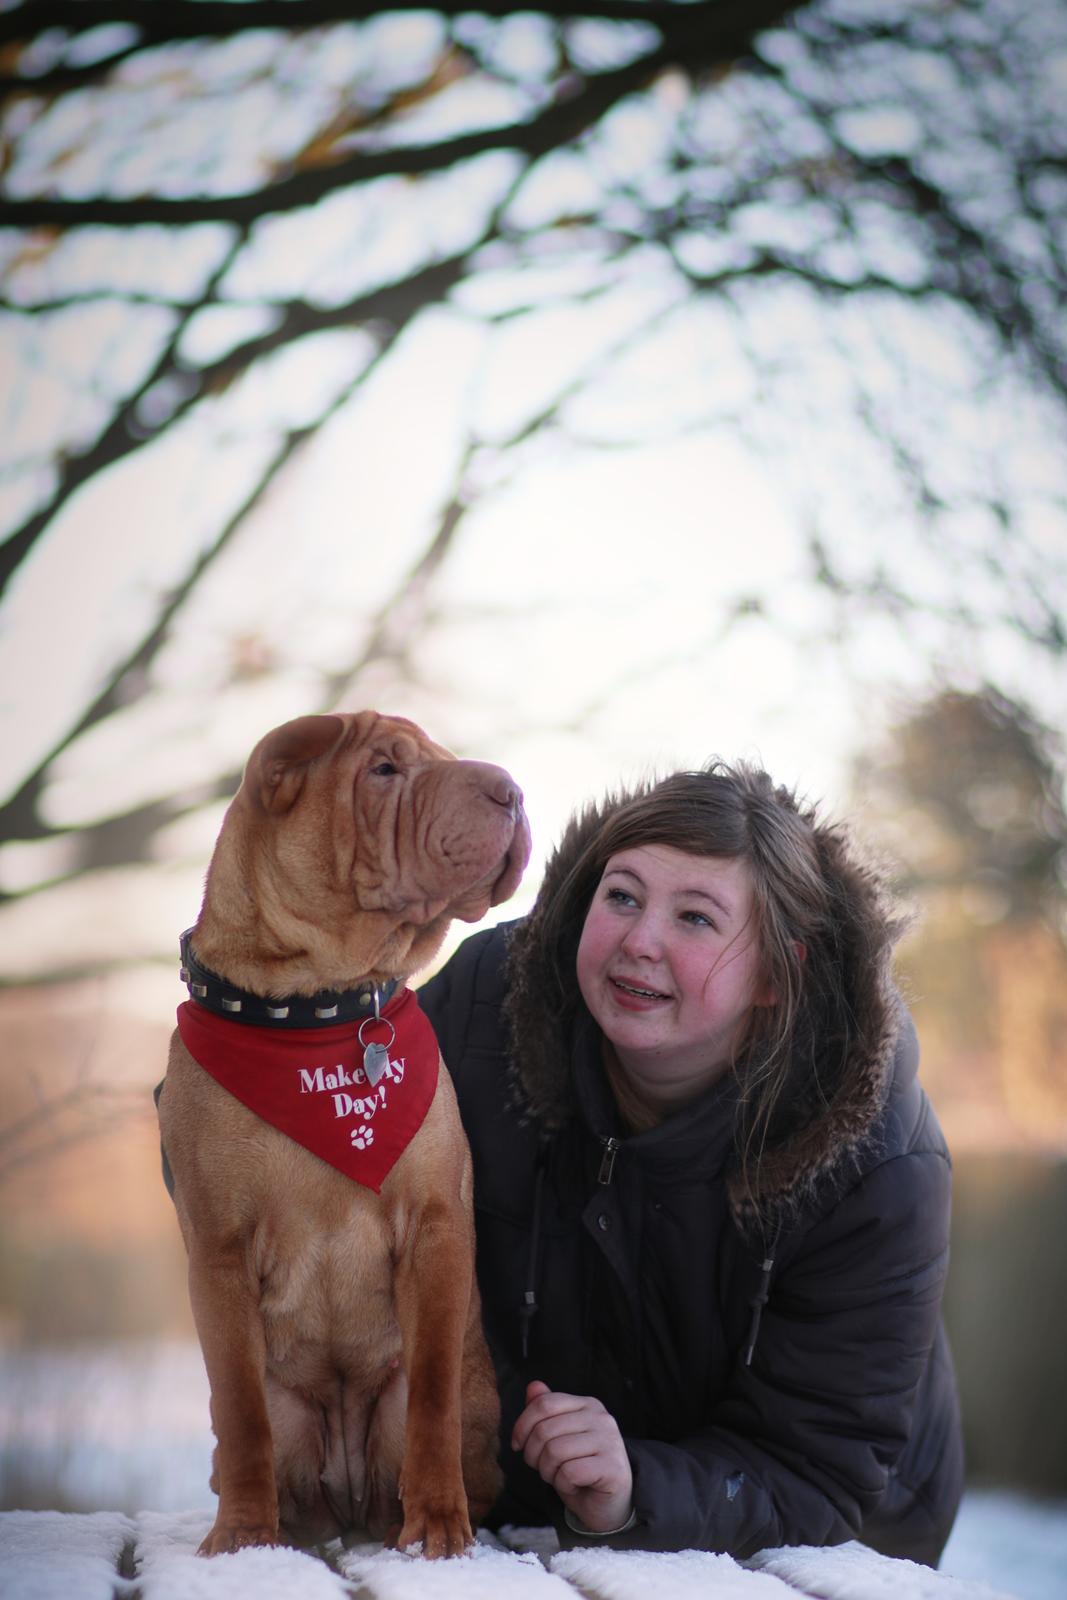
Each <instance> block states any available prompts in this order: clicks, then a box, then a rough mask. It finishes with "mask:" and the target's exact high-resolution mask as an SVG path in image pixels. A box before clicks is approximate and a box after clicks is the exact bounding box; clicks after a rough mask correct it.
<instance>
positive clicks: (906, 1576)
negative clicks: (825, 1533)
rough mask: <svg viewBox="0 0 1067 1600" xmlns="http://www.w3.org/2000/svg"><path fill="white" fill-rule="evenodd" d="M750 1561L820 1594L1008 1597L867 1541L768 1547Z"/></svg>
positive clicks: (835, 1597)
mask: <svg viewBox="0 0 1067 1600" xmlns="http://www.w3.org/2000/svg"><path fill="white" fill-rule="evenodd" d="M749 1565H750V1566H753V1567H755V1568H757V1569H758V1570H759V1571H761V1572H772V1573H774V1575H775V1576H776V1577H778V1578H782V1579H784V1580H785V1582H786V1583H787V1584H789V1585H790V1586H791V1587H792V1588H793V1589H799V1590H801V1592H802V1593H804V1594H809V1595H816V1596H818V1600H897V1597H898V1596H901V1597H903V1596H906V1597H907V1600H1004V1593H1003V1591H998V1590H996V1589H993V1588H990V1587H989V1586H988V1585H987V1584H985V1583H968V1582H966V1581H965V1580H963V1579H962V1578H956V1577H953V1576H952V1575H951V1574H948V1573H943V1572H932V1571H931V1570H930V1568H929V1567H920V1566H918V1565H917V1564H916V1563H915V1562H914V1561H900V1560H890V1558H889V1557H888V1556H880V1555H876V1554H875V1552H874V1551H873V1550H868V1549H866V1548H865V1546H863V1545H862V1544H855V1543H853V1544H842V1545H838V1546H836V1547H835V1548H834V1549H832V1550H824V1549H820V1548H817V1547H815V1546H811V1545H802V1546H800V1547H799V1548H796V1549H785V1550H764V1551H762V1552H761V1553H760V1554H759V1555H758V1556H753V1557H752V1560H751V1562H750V1563H749Z"/></svg>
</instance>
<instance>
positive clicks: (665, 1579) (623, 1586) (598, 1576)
mask: <svg viewBox="0 0 1067 1600" xmlns="http://www.w3.org/2000/svg"><path fill="white" fill-rule="evenodd" d="M551 1565H552V1571H553V1572H556V1573H559V1574H560V1576H561V1577H564V1578H566V1579H567V1580H568V1582H570V1583H572V1584H573V1585H574V1587H575V1589H577V1591H578V1593H579V1594H580V1595H596V1596H597V1600H648V1596H649V1595H662V1596H664V1597H666V1596H670V1600H708V1597H709V1596H710V1595H714V1596H715V1600H720V1596H721V1597H722V1600H796V1591H795V1589H791V1588H790V1587H789V1586H788V1584H785V1583H781V1582H780V1581H779V1580H778V1579H777V1578H775V1577H771V1576H769V1575H767V1574H766V1573H762V1572H748V1571H746V1569H745V1568H744V1567H740V1566H738V1564H737V1562H736V1561H733V1560H732V1559H731V1558H730V1557H729V1556H716V1555H710V1554H709V1553H708V1552H707V1551H705V1550H678V1551H664V1552H654V1553H653V1552H648V1553H646V1552H643V1551H637V1550H627V1551H623V1550H595V1549H593V1550H564V1551H563V1552H562V1553H561V1554H560V1555H558V1556H553V1558H552V1564H551ZM901 1600H905V1597H904V1596H901Z"/></svg>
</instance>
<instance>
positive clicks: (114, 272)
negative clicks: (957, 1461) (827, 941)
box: [0, 0, 1067, 1593]
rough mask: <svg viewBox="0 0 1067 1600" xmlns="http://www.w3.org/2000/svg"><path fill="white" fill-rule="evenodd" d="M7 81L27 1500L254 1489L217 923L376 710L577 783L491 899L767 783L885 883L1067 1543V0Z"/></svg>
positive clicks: (14, 1456) (993, 1418)
mask: <svg viewBox="0 0 1067 1600" xmlns="http://www.w3.org/2000/svg"><path fill="white" fill-rule="evenodd" d="M0 96H2V111H0V116H2V120H0V182H2V189H3V212H2V214H0V344H2V350H0V356H2V366H0V383H2V391H0V416H2V426H0V538H2V540H3V542H2V543H0V582H2V585H3V590H2V602H0V701H2V704H0V720H2V730H0V771H2V782H0V832H2V837H3V841H4V842H3V843H2V845H0V893H2V896H3V903H2V904H0V979H2V981H3V985H4V987H3V989H2V990H0V1029H2V1036H3V1055H2V1063H0V1193H2V1199H3V1211H2V1220H0V1413H2V1417H3V1421H4V1427H3V1429H2V1430H0V1431H2V1434H3V1438H4V1443H3V1444H2V1445H0V1504H3V1505H7V1506H13V1505H23V1506H26V1505H29V1506H34V1505H42V1506H43V1505H51V1506H71V1507H74V1508H78V1509H83V1508H88V1509H92V1508H96V1507H106V1508H110V1509H122V1508H124V1507H127V1506H128V1507H129V1508H131V1509H136V1508H138V1507H141V1506H160V1507H163V1508H166V1507H167V1506H171V1505H181V1506H184V1505H187V1504H193V1503H199V1500H202V1499H203V1496H204V1493H205V1490H204V1486H203V1480H204V1476H205V1473H206V1466H205V1463H206V1458H207V1450H208V1444H207V1436H206V1404H205V1402H204V1397H203V1393H202V1373H201V1371H200V1368H199V1358H198V1356H197V1353H196V1349H195V1345H194V1344H192V1343H191V1332H192V1330H191V1322H190V1319H189V1315H188V1311H187V1308H186V1297H185V1284H184V1262H183V1257H182V1253H181V1247H180V1242H179V1239H178V1235H177V1229H176V1226H175V1224H174V1219H173V1215H172V1213H171V1211H170V1208H169V1204H168V1202H167V1200H166V1196H165V1194H164V1192H163V1189H162V1186H161V1184H160V1181H159V1174H158V1151H157V1145H156V1135H155V1128H154V1122H153V1118H152V1114H151V1103H150V1089H151V1086H152V1085H153V1083H154V1082H155V1081H156V1080H157V1079H158V1077H159V1076H160V1073H161V1069H162V1064H163V1061H164V1058H165V1049H166V1041H167V1037H168V1034H169V1031H170V1028H171V1026H172V1021H173V1010H174V1007H175V1005H176V1004H177V1003H178V1001H179V1000H180V999H181V998H182V991H181V989H180V987H179V985H178V982H177V973H176V967H177V936H178V933H179V932H180V930H181V929H182V928H184V927H186V926H187V925H189V924H190V923H191V922H192V921H194V919H195V917H196V913H197V909H198V905H199V897H200V889H201V883H202V878H203V872H204V868H205V866H206V863H207V859H208V856H209V854H210V849H211V844H212V841H213V839H214V836H215V833H216V831H217V827H218V824H219V821H220V818H221V815H222V810H223V808H224V806H225V803H226V799H227V797H228V796H229V795H230V794H232V792H233V790H234V788H235V786H236V784H237V781H238V779H239V775H240V770H241V765H242V762H243V760H244V758H245V756H246V755H247V753H248V751H249V749H250V748H251V746H252V744H253V743H254V742H255V741H256V739H258V738H259V737H260V736H261V734H263V733H264V732H265V731H266V730H267V729H268V728H270V727H272V726H273V725H275V724H276V723H278V722H280V721H282V720H284V719H285V718H287V717H289V716H293V715H296V714H299V713H303V712H306V711H314V710H324V709H330V708H334V707H341V708H348V709H355V708H359V707H362V706H368V705H374V706H377V707H378V708H379V709H381V710H385V711H393V712H397V713H402V714H405V715H408V716H411V717H414V718H415V719H416V720H418V721H419V722H421V723H423V724H424V725H425V726H426V727H427V728H428V730H429V731H430V732H431V733H432V734H433V735H434V736H435V737H436V738H438V739H440V740H441V741H442V742H445V743H447V744H449V745H450V746H451V747H452V748H453V749H455V750H456V751H457V752H458V753H460V754H470V755H477V756H481V757H484V758H487V759H491V760H495V761H499V762H501V763H503V764H505V765H507V766H509V767H510V768H511V770H512V771H513V772H514V773H515V775H516V776H517V777H518V778H519V780H520V782H521V783H522V784H523V787H524V788H525V790H526V794H527V803H528V809H529V812H530V816H531V819H532V823H533V827H534V832H535V855H534V860H533V862H532V863H531V868H530V872H529V874H528V877H527V880H526V884H525V885H524V887H523V889H522V890H521V891H520V893H519V895H518V896H517V898H516V900H515V901H514V902H513V903H512V905H511V907H509V908H507V911H506V913H505V912H503V911H502V912H501V913H499V914H509V915H510V914H515V913H516V912H517V911H521V910H522V909H523V907H524V906H525V905H528V904H529V902H530V900H531V898H532V896H533V894H534V892H535V890H536V886H537V881H538V876H539V868H540V864H541V862H542V861H543V859H544V856H545V853H546V852H547V851H548V850H549V849H550V848H551V845H552V842H553V839H554V838H555V837H556V836H557V834H558V832H559V831H560V829H561V827H562V825H563V822H564V821H565V819H566V817H567V816H568V814H569V812H570V811H571V809H572V808H573V807H574V806H576V805H578V804H580V803H581V801H582V800H583V799H585V798H586V797H587V796H590V795H594V794H599V793H602V792H603V791H604V790H606V789H609V788H611V787H612V786H613V785H615V784H616V783H617V782H619V781H620V780H626V779H632V778H636V777H642V776H645V775H648V774H649V773H653V772H658V771H665V770H669V769H670V768H673V767H676V766H679V765H684V766H693V765H699V764H700V763H702V762H703V761H705V760H707V759H708V758H709V757H711V756H713V755H723V756H726V757H728V758H737V757H744V758H748V759H755V760H759V761H761V762H763V764H764V765H766V766H767V767H768V769H769V770H770V771H772V772H773V773H774V775H775V776H776V778H778V779H779V780H780V781H783V782H786V783H788V784H790V785H793V786H795V787H796V788H797V789H798V790H799V791H800V792H801V793H802V794H804V795H805V796H807V797H809V798H816V797H820V798H821V799H822V801H823V803H824V807H825V809H826V811H827V813H828V814H830V815H834V816H838V817H842V818H847V819H849V820H850V821H851V823H852V824H853V826H854V827H855V828H856V830H857V832H858V833H859V834H860V835H861V837H863V838H864V839H865V840H866V841H867V842H868V843H869V844H870V846H871V847H872V848H874V849H876V850H878V851H879V852H883V853H885V854H886V855H887V856H888V857H889V859H890V860H891V861H892V863H893V870H894V873H895V875H896V879H897V882H898V884H899V887H900V889H901V892H902V893H903V894H905V895H906V896H907V897H908V898H909V899H910V901H911V903H912V904H913V906H914V907H915V909H916V910H917V912H918V919H917V921H916V924H915V927H914V929H913V931H912V932H911V933H910V934H909V936H908V938H907V940H906V942H905V943H904V945H903V946H902V949H901V975H902V981H903V983H904V985H905V989H906V992H907V994H908V996H909V998H910V1001H911V1004H912V1007H913V1010H914V1014H915V1017H916V1020H917V1023H918V1027H919V1033H920V1037H921V1040H922V1045H923V1054H924V1076H925V1081H926V1084H927V1086H928V1088H929V1090H930V1092H931V1095H932V1097H933V1098H934V1101H935V1103H936V1106H937V1108H938V1111H939V1113H940V1116H941V1118H942V1121H943V1123H944V1126H945V1128H946V1131H947V1133H948V1136H949V1140H950V1143H951V1145H952V1147H953V1151H954V1155H955V1160H956V1172H957V1187H956V1212H955V1223H954V1246H953V1252H954V1253H953V1266H952V1276H951V1281H950V1285H949V1293H948V1305H947V1312H948V1317H949V1320H950V1326H951V1333H952V1337H953V1340H954V1344H955V1348H956V1353H957V1359H958V1363H959V1369H960V1378H961V1384H962V1388H963V1394H964V1408H965V1421H966V1431H967V1443H968V1453H969V1461H970V1480H971V1486H972V1489H973V1490H974V1492H975V1493H979V1492H981V1491H982V1490H997V1491H1010V1492H1011V1493H1012V1494H1014V1495H1017V1496H1019V1495H1021V1496H1025V1497H1028V1500H1029V1502H1030V1504H1031V1505H1032V1506H1034V1507H1038V1508H1042V1507H1043V1508H1051V1509H1050V1515H1051V1514H1053V1513H1054V1512H1055V1509H1056V1507H1057V1506H1061V1507H1062V1505H1064V1504H1067V1414H1065V1411H1064V1407H1063V1403H1062V1386H1063V1381H1064V1365H1063V1364H1064V1357H1063V1349H1064V1342H1063V1328H1064V1325H1065V1321H1067V1255H1065V1252H1064V1250H1063V1243H1062V1241H1063V1237H1064V1231H1065V1227H1067V1166H1065V1161H1064V1158H1065V1154H1067V812H1065V804H1067V796H1065V773H1067V763H1065V752H1064V744H1063V734H1064V726H1065V713H1067V670H1065V660H1067V450H1065V447H1064V439H1065V432H1067V304H1065V300H1067V112H1065V107H1067V12H1065V11H1064V8H1063V7H1062V6H1061V5H1060V4H1059V3H1058V0H1029V3H1028V4H1026V5H1019V4H1018V3H1017V0H967V3H963V0H901V3H896V0H810V3H808V4H803V5H794V4H788V3H785V0H748V3H739V0H616V3H608V0H600V3H586V4H584V5H583V6H582V7H581V8H580V10H579V11H576V12H571V11H569V10H567V9H565V8H563V7H558V6H537V7H531V8H530V9H524V10H522V11H516V10H515V9H514V8H512V7H508V6H499V5H495V4H491V5H487V6H482V7H480V8H479V9H478V10H470V11H468V10H466V9H462V8H458V7H456V8H437V9H417V8H409V7H406V6H403V7H394V8H390V9H387V10H379V9H377V8H375V7H373V6H364V5H362V4H359V3H351V0H350V3H347V4H340V3H336V0H244V3H236V0H234V3H228V0H222V3H219V4H212V5H205V4H202V3H199V0H172V3H168V4H163V3H157V0H116V3H109V4H107V5H104V4H98V3H96V0H35V3H33V4H28V3H24V4H18V3H16V4H10V5H7V6H6V7H4V9H3V10H0ZM464 931H465V930H464ZM193 1496H196V1497H197V1499H196V1500H194V1499H193V1498H192V1497H193ZM990 1504H992V1502H991V1503H990ZM996 1504H1001V1502H996ZM985 1521H986V1528H987V1532H988V1530H989V1528H991V1527H992V1526H993V1523H994V1522H995V1517H992V1513H991V1514H990V1517H989V1518H986V1519H985ZM1013 1527H1014V1530H1015V1531H1014V1534H1013V1533H1011V1532H1010V1531H1009V1532H1008V1533H1007V1534H1005V1535H1004V1537H1005V1538H1006V1539H1007V1540H1008V1541H1009V1543H1010V1541H1011V1539H1012V1538H1013V1537H1014V1538H1015V1539H1016V1540H1017V1542H1021V1541H1020V1540H1019V1524H1018V1523H1016V1524H1014V1525H1013ZM1033 1537H1036V1535H1034V1536H1033ZM1020 1559H1021V1554H1020ZM1032 1592H1034V1593H1037V1592H1038V1590H1037V1589H1034V1590H1033V1591H1032ZM1048 1592H1049V1593H1051V1592H1052V1591H1051V1590H1049V1591H1048Z"/></svg>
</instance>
